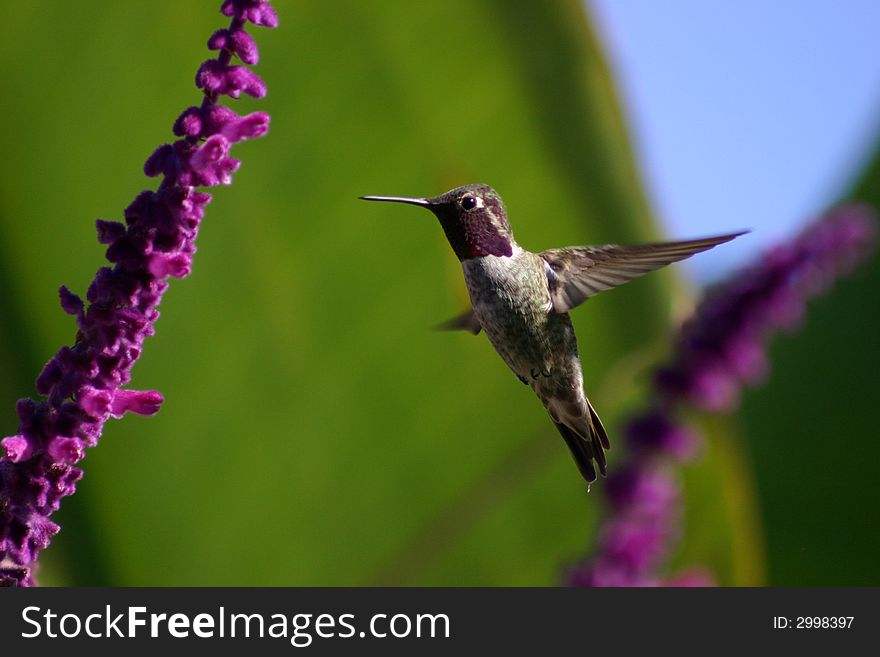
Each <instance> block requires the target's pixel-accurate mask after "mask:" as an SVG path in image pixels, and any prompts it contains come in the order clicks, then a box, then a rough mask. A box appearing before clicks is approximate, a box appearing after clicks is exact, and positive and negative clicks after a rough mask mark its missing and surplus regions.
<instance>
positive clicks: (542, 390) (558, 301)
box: [360, 184, 747, 483]
mask: <svg viewBox="0 0 880 657" xmlns="http://www.w3.org/2000/svg"><path fill="white" fill-rule="evenodd" d="M360 198H361V199H363V200H366V201H387V202H392V203H408V204H410V205H417V206H420V207H423V208H426V209H428V210H430V211H431V212H432V213H433V214H434V215H435V216H436V217H437V219H439V220H440V225H441V227H442V228H443V231H444V232H445V233H446V238H447V239H448V241H449V244H450V246H451V247H452V250H453V251H455V255H456V256H458V259H459V261H460V262H461V267H462V270H463V272H464V280H465V283H466V284H467V289H468V294H469V295H470V301H471V309H470V310H468V311H467V312H466V313H464V314H462V315H460V316H459V317H456V318H455V319H453V320H451V321H449V322H447V323H446V324H444V325H443V326H442V327H443V328H447V329H461V330H467V331H470V332H471V333H473V334H475V335H476V334H478V333H479V332H480V331H481V330H483V331H485V333H486V336H487V337H488V338H489V342H491V343H492V346H493V347H494V348H495V351H497V352H498V355H499V356H501V358H502V359H503V360H504V362H505V363H507V366H508V367H509V368H510V369H511V370H513V373H514V374H515V375H516V376H517V378H519V380H520V381H522V382H523V383H524V384H526V385H528V386H530V387H531V389H532V390H533V391H534V392H535V394H536V395H537V396H538V398H539V399H540V400H541V402H542V403H543V405H544V408H546V410H547V412H548V413H549V414H550V419H551V420H553V424H554V425H555V426H556V429H557V430H558V431H559V433H560V434H561V435H562V437H563V439H564V440H565V443H566V445H568V448H569V450H571V455H572V456H573V457H574V461H575V463H576V465H577V467H578V470H579V471H580V473H581V476H583V478H584V480H586V481H587V483H592V482H593V481H595V480H596V468H597V467H598V469H599V472H600V473H601V474H602V476H605V475H606V474H607V463H606V458H605V450H607V449H609V448H610V443H609V441H608V434H607V433H606V431H605V428H604V427H603V426H602V421H601V420H600V419H599V415H598V414H597V413H596V410H595V409H594V408H593V405H592V404H591V403H590V400H589V399H588V398H587V395H586V393H585V392H584V380H583V372H582V370H581V362H580V357H579V355H578V345H577V339H576V336H575V333H574V327H573V326H572V322H571V318H570V317H569V311H570V310H571V309H572V308H575V307H577V306H579V305H580V304H582V303H583V302H584V301H586V300H587V299H589V298H590V297H592V296H594V295H596V294H598V293H599V292H602V291H604V290H610V289H611V288H614V287H617V286H618V285H622V284H624V283H626V282H628V281H630V280H632V279H634V278H638V277H639V276H642V275H644V274H647V273H648V272H651V271H654V270H656V269H659V268H661V267H664V266H666V265H668V264H670V263H673V262H676V261H678V260H683V259H685V258H688V257H690V256H692V255H694V254H695V253H700V252H701V251H706V250H707V249H711V248H712V247H714V246H717V245H719V244H723V243H724V242H728V241H730V240H732V239H734V238H735V237H738V236H739V235H742V234H743V233H744V232H747V231H742V232H738V233H730V234H728V235H719V236H716V237H706V238H703V239H694V240H686V241H680V242H665V243H657V244H641V245H637V246H620V245H617V244H608V245H604V246H572V247H565V248H561V249H549V250H547V251H541V252H540V253H532V252H531V251H527V250H526V249H524V248H522V247H521V246H520V245H519V244H517V243H516V240H515V239H514V237H513V231H512V230H511V228H510V223H509V222H508V220H507V211H506V209H505V206H504V203H503V202H502V200H501V197H500V196H499V195H498V193H497V192H496V191H495V190H494V189H492V188H491V187H489V186H488V185H482V184H472V185H464V186H463V187H456V188H455V189H451V190H449V191H448V192H446V193H444V194H441V195H440V196H435V197H433V198H408V197H402V196H362V197H360Z"/></svg>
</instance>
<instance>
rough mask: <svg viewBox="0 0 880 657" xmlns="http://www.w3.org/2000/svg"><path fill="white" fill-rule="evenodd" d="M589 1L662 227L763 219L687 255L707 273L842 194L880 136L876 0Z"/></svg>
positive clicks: (693, 267)
mask: <svg viewBox="0 0 880 657" xmlns="http://www.w3.org/2000/svg"><path fill="white" fill-rule="evenodd" d="M587 4H588V5H589V6H590V8H591V11H592V15H593V17H594V20H595V22H596V24H597V27H598V29H599V31H600V34H601V38H602V40H603V41H604V43H605V47H606V50H607V52H608V54H609V57H610V59H611V65H612V67H613V69H614V70H615V73H616V75H617V79H618V84H619V87H620V91H621V94H622V96H623V101H624V103H625V106H626V111H627V114H628V118H629V122H630V126H631V128H632V131H633V135H634V138H635V142H636V149H637V151H638V155H639V160H640V163H641V167H642V173H643V175H644V179H645V183H646V185H647V187H648V191H649V194H650V197H651V201H652V203H653V206H654V209H655V211H656V212H657V215H658V216H659V218H660V220H661V222H662V224H663V226H664V227H665V229H666V232H667V234H668V235H669V236H670V237H687V236H700V235H706V234H710V233H717V232H724V231H729V230H731V229H737V228H752V229H754V231H755V232H754V233H753V234H751V235H749V236H747V237H745V238H741V239H739V240H737V241H736V242H734V243H733V244H731V245H728V246H726V247H725V248H724V249H719V250H718V251H717V252H716V253H717V255H714V254H713V257H712V258H695V259H694V260H692V261H689V262H688V263H686V264H687V266H688V268H689V270H690V272H691V273H693V274H694V275H696V276H697V277H699V278H700V279H704V280H705V279H711V278H714V277H715V276H717V275H718V274H719V273H720V272H721V271H724V270H727V269H729V268H731V267H733V266H735V265H736V264H738V263H741V262H743V261H745V260H746V259H748V258H749V257H750V256H751V255H753V254H754V253H755V250H756V248H757V249H760V248H761V247H762V246H764V245H766V244H769V243H771V242H774V241H777V240H780V239H783V238H784V236H785V235H786V234H789V233H791V232H794V231H795V230H797V227H798V226H799V225H800V224H802V223H803V222H804V221H806V220H808V219H810V218H811V217H812V216H814V215H815V214H816V213H817V212H819V211H821V210H822V209H823V208H825V207H826V206H827V205H828V204H829V203H831V202H833V201H834V200H836V199H837V198H838V197H839V196H840V194H841V193H843V191H844V190H845V189H846V187H847V185H848V183H849V181H851V180H852V177H853V176H854V175H855V174H856V173H857V172H858V171H859V169H860V166H861V165H862V163H863V162H864V161H865V159H866V157H867V155H868V154H869V153H870V151H871V150H872V148H873V145H874V143H875V141H876V138H877V137H878V136H880V46H878V42H880V39H878V36H877V33H878V26H880V2H877V1H874V0H839V1H837V2H834V1H833V0H801V1H796V0H738V1H737V2H731V1H720V0H719V1H712V2H709V1H705V0H703V1H700V0H666V1H664V2H660V1H657V0H588V3H587ZM878 184H880V181H878Z"/></svg>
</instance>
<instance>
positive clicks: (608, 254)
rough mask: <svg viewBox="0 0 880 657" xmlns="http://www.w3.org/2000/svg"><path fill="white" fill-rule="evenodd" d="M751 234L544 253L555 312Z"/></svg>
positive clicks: (566, 249) (560, 311)
mask: <svg viewBox="0 0 880 657" xmlns="http://www.w3.org/2000/svg"><path fill="white" fill-rule="evenodd" d="M747 232H748V231H742V232H739V233H731V234H729V235H718V236H716V237H706V238H703V239H697V240H686V241H682V242H662V243H659V244H639V245H637V246H620V245H618V244H607V245H605V246H570V247H566V248H564V249H550V250H548V251H542V252H541V253H539V254H538V255H540V256H541V257H542V258H543V259H544V261H545V262H546V263H547V265H546V271H547V287H548V289H549V290H550V299H551V301H552V302H553V312H556V313H567V312H568V311H569V310H571V309H572V308H575V307H577V306H579V305H580V304H582V303H583V302H584V301H586V300H587V299H589V298H590V297H592V296H594V295H596V294H598V293H599V292H602V291H604V290H610V289H611V288H614V287H617V286H618V285H623V284H624V283H626V282H628V281H631V280H632V279H634V278H638V277H639V276H644V275H645V274H647V273H648V272H652V271H654V270H655V269H660V268H661V267H665V266H666V265H668V264H670V263H673V262H677V261H678V260H684V259H685V258H689V257H690V256H692V255H694V254H695V253H700V252H701V251H706V250H707V249H711V248H712V247H713V246H718V245H719V244H724V243H725V242H729V241H730V240H732V239H733V238H734V237H739V236H740V235H743V234H744V233H747Z"/></svg>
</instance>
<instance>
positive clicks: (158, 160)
mask: <svg viewBox="0 0 880 657" xmlns="http://www.w3.org/2000/svg"><path fill="white" fill-rule="evenodd" d="M221 11H222V13H223V14H224V15H226V16H229V17H230V18H231V19H232V20H231V23H230V26H229V28H228V29H224V30H220V31H218V32H216V33H215V34H214V35H213V36H212V37H211V39H210V41H209V42H208V46H209V48H210V49H212V50H219V51H220V53H219V55H218V57H217V58H216V59H212V60H208V61H206V62H205V63H204V64H202V65H201V67H200V68H199V72H198V74H197V75H196V85H197V86H198V87H199V88H201V89H202V90H203V92H204V98H203V101H202V103H201V105H200V106H199V107H190V108H188V109H187V110H185V111H184V112H183V113H182V114H181V115H180V117H179V118H178V119H177V120H176V121H175V123H174V127H173V131H174V134H175V135H177V136H178V137H180V139H179V140H178V141H176V142H174V143H173V144H165V145H163V146H160V147H159V148H158V149H156V151H155V152H154V153H153V154H152V155H151V156H150V157H149V158H148V159H147V161H146V163H145V165H144V171H145V173H146V174H147V175H148V176H162V182H161V183H160V185H159V188H158V189H157V190H156V191H144V192H141V193H140V194H139V195H138V196H137V197H136V198H135V199H134V201H133V202H132V203H131V204H130V205H129V206H128V207H127V208H126V209H125V212H124V219H125V223H121V222H115V221H105V220H103V219H99V220H98V221H97V231H98V241H99V242H100V243H101V244H106V245H108V246H107V252H106V255H107V259H108V260H109V261H110V263H112V265H113V266H112V267H102V268H100V269H99V270H98V273H97V274H96V275H95V278H94V280H93V281H92V283H91V285H90V286H89V288H88V290H87V292H86V301H87V302H88V303H86V301H83V299H82V298H81V297H79V296H77V295H76V294H74V293H73V292H72V291H70V290H69V289H68V288H67V287H63V286H62V287H61V289H60V290H59V296H60V301H61V307H62V309H63V310H64V312H65V313H68V314H70V315H73V316H75V317H76V325H77V335H76V340H75V342H74V344H73V345H72V346H65V347H62V348H61V349H60V350H59V351H58V353H57V354H56V355H55V357H54V358H52V359H51V360H49V362H48V363H46V365H45V367H44V368H43V371H42V372H41V373H40V374H39V376H38V377H37V380H36V389H37V392H38V393H39V394H40V395H43V396H44V399H40V400H38V401H37V400H33V399H22V400H20V401H19V402H18V405H17V411H18V417H19V427H18V433H17V434H15V435H13V436H8V437H6V438H3V439H2V441H0V446H2V449H3V454H4V456H3V457H2V458H0V586H31V585H33V584H34V583H35V581H34V568H35V566H36V561H37V558H38V556H39V553H40V551H41V550H43V549H44V548H46V547H47V546H48V545H49V541H50V538H51V537H52V536H53V535H54V534H56V533H57V532H58V530H59V527H58V525H56V524H55V523H54V522H52V521H51V520H50V519H49V518H50V516H51V515H52V514H53V513H54V512H55V511H57V510H58V508H59V506H60V503H61V499H62V498H64V497H66V496H67V495H72V494H73V493H74V492H75V490H76V482H77V481H78V480H79V479H80V478H81V477H82V475H83V472H82V470H80V469H79V468H77V467H75V466H74V464H76V463H77V462H79V461H80V460H82V458H83V457H84V455H85V449H86V448H88V447H94V446H95V445H96V444H97V443H98V439H99V437H100V435H101V431H102V429H103V427H104V423H105V422H106V421H107V420H108V419H109V418H111V417H113V418H121V417H122V416H123V415H125V414H126V413H136V414H139V415H152V414H154V413H156V412H157V411H158V410H159V406H160V405H161V404H162V401H163V400H162V395H161V394H160V393H158V392H156V391H152V390H147V391H140V390H132V389H124V388H123V386H125V385H127V384H128V383H129V381H130V379H131V368H132V366H133V365H134V363H135V362H136V361H137V359H138V357H139V356H140V354H141V349H142V346H143V342H144V340H145V339H146V338H147V337H148V336H150V335H152V334H153V332H154V329H153V325H154V324H155V322H156V320H157V319H158V317H159V312H158V310H157V307H158V306H159V302H160V301H161V299H162V295H163V294H164V293H165V291H166V290H167V289H168V282H167V280H165V279H167V278H182V277H184V276H186V275H188V274H189V273H190V271H191V269H192V257H193V254H194V253H195V251H196V248H195V239H196V236H197V234H198V229H199V224H200V223H201V220H202V217H203V216H204V211H205V206H206V205H207V204H208V202H209V201H210V200H211V196H210V195H209V194H205V193H203V192H199V191H196V190H195V189H194V187H197V186H206V187H210V186H214V185H220V184H223V185H228V184H229V183H230V182H231V181H232V173H233V172H234V171H236V170H237V169H238V166H239V161H238V160H236V159H233V158H230V157H229V150H230V147H231V146H232V144H234V143H236V142H239V141H242V140H244V139H250V138H253V137H259V136H261V135H263V134H265V133H266V131H267V130H268V126H269V116H268V114H265V113H264V112H254V113H252V114H248V115H246V116H239V115H238V114H236V113H235V112H234V111H232V110H231V109H229V108H227V107H223V106H221V105H218V104H217V99H218V96H220V95H227V96H229V97H231V98H238V97H239V96H240V95H241V94H242V93H245V94H248V95H251V96H254V97H256V98H260V97H262V96H264V95H265V94H266V85H265V84H264V83H263V81H262V80H261V79H260V78H259V77H258V76H257V75H256V74H254V73H252V72H251V71H250V70H249V69H247V68H245V67H242V66H233V65H231V64H230V62H231V60H232V57H233V56H237V57H238V58H239V59H241V61H242V62H244V63H245V64H255V63H256V62H257V61H258V59H259V54H258V52H257V47H256V44H255V42H254V40H253V39H252V38H251V37H250V36H249V35H248V34H247V32H245V25H246V23H247V22H251V23H254V24H256V25H262V26H266V27H275V26H276V25H277V24H278V18H277V16H276V14H275V10H274V9H273V8H272V7H271V6H270V5H269V3H268V0H226V2H224V3H223V6H222V8H221Z"/></svg>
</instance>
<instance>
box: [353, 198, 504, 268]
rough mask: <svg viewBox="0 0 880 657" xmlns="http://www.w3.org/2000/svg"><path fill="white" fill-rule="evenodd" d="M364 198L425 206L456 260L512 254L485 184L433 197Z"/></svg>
mask: <svg viewBox="0 0 880 657" xmlns="http://www.w3.org/2000/svg"><path fill="white" fill-rule="evenodd" d="M361 198H362V199H364V200H366V201H391V202H394V203H409V204H410V205H418V206H421V207H423V208H427V209H428V210H430V211H431V212H433V213H434V215H435V216H436V217H437V218H438V219H439V220H440V225H441V226H443V231H444V232H445V233H446V238H447V239H448V240H449V244H450V245H451V246H452V249H453V250H454V251H455V254H456V255H457V256H458V259H459V260H468V259H470V258H479V257H482V256H487V255H494V256H509V255H512V254H513V245H514V244H516V242H515V241H514V239H513V231H512V230H511V229H510V224H509V223H508V222H507V212H506V211H505V210H504V204H503V203H502V202H501V197H500V196H498V194H497V193H496V192H495V190H494V189H492V188H491V187H489V186H488V185H480V184H475V185H464V186H463V187H456V188H455V189H451V190H449V191H448V192H446V193H445V194H441V195H440V196H435V197H433V198H406V197H401V196H362V197H361Z"/></svg>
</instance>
